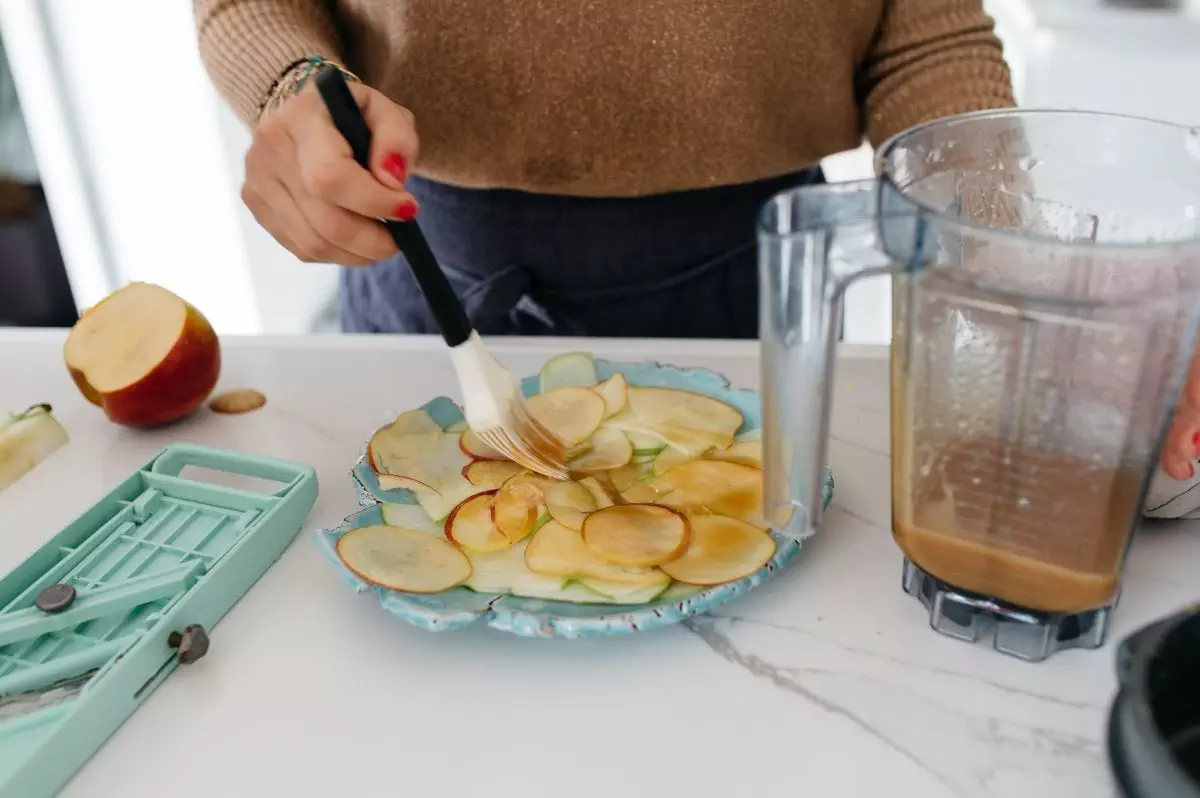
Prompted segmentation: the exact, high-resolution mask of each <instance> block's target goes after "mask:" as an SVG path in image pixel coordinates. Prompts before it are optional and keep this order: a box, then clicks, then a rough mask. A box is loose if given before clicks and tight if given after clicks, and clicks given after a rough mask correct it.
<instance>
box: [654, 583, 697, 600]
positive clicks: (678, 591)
mask: <svg viewBox="0 0 1200 798" xmlns="http://www.w3.org/2000/svg"><path fill="white" fill-rule="evenodd" d="M703 589H704V585H689V584H687V583H685V582H672V583H671V586H670V587H668V588H667V589H666V590H664V591H663V592H662V593H661V594H660V595H659V596H658V597H659V598H660V599H662V600H663V601H678V600H679V599H685V598H688V597H690V596H694V595H696V594H697V593H699V592H700V591H701V590H703Z"/></svg>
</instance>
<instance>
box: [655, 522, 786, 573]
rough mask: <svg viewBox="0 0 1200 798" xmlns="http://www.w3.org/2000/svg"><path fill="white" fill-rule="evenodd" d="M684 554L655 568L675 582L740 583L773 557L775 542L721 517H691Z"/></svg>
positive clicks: (754, 529) (756, 530)
mask: <svg viewBox="0 0 1200 798" xmlns="http://www.w3.org/2000/svg"><path fill="white" fill-rule="evenodd" d="M691 527H692V534H691V541H690V542H689V543H688V547H687V550H686V551H684V552H683V554H681V555H680V556H679V557H676V558H675V559H674V560H671V561H670V562H665V563H663V564H662V565H660V566H659V568H660V569H661V570H662V571H663V572H664V573H666V574H667V575H668V576H670V577H671V578H672V579H674V580H676V581H678V582H686V583H687V584H690V585H720V584H724V583H726V582H732V581H734V580H735V579H742V578H744V577H747V576H749V575H750V574H752V573H754V572H755V571H757V570H758V569H759V568H762V567H763V566H764V565H766V564H767V562H769V561H770V559H771V557H773V556H774V555H775V540H774V539H773V538H772V537H771V536H770V535H768V534H767V533H766V532H764V531H762V530H761V529H759V528H758V527H755V526H753V525H751V524H748V523H746V522H745V521H742V520H740V519H738V518H729V517H728V516H723V515H702V516H694V517H693V518H692V519H691Z"/></svg>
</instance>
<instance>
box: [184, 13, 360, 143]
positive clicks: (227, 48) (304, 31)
mask: <svg viewBox="0 0 1200 798" xmlns="http://www.w3.org/2000/svg"><path fill="white" fill-rule="evenodd" d="M195 9H196V28H197V32H198V38H199V42H200V56H201V58H202V60H203V61H204V66H205V68H206V69H207V70H208V73H209V76H210V77H211V78H212V81H213V84H214V85H215V86H216V88H217V91H218V92H220V94H221V96H222V97H224V98H225V100H226V102H228V103H229V104H230V106H231V107H232V108H233V110H234V112H235V113H236V114H237V115H238V117H239V118H240V119H241V120H242V121H243V122H245V123H247V124H251V125H252V124H253V123H254V122H255V120H256V119H257V118H258V111H259V108H260V107H261V105H262V103H263V101H264V100H265V99H266V97H267V94H268V93H269V92H270V91H271V87H272V86H274V85H275V82H276V81H277V80H279V78H280V76H281V75H282V74H283V73H284V71H285V70H286V69H287V68H288V67H289V66H291V65H292V64H294V63H296V62H297V61H299V60H302V59H304V58H308V57H310V56H317V55H319V56H324V57H325V58H330V59H338V58H339V57H340V54H339V50H340V43H339V41H338V35H337V30H336V28H335V27H334V24H333V20H332V19H331V18H330V16H329V13H328V11H326V9H325V6H324V4H323V3H321V2H320V0H197V2H196V4H195Z"/></svg>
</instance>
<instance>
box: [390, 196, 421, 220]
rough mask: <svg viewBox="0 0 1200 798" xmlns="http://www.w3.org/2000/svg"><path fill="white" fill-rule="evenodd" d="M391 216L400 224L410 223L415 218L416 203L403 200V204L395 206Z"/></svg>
mask: <svg viewBox="0 0 1200 798" xmlns="http://www.w3.org/2000/svg"><path fill="white" fill-rule="evenodd" d="M393 216H395V217H396V218H397V219H399V220H400V221H402V222H411V221H412V220H413V219H415V218H416V217H417V203H415V202H413V201H412V200H405V201H404V202H401V203H400V204H399V205H397V206H396V210H395V212H394V213H393Z"/></svg>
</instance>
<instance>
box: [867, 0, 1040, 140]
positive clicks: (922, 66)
mask: <svg viewBox="0 0 1200 798" xmlns="http://www.w3.org/2000/svg"><path fill="white" fill-rule="evenodd" d="M993 26H994V23H993V20H992V18H991V17H990V16H988V15H987V14H986V13H985V12H984V10H983V5H982V0H885V10H884V15H883V19H882V22H881V24H880V27H879V29H878V30H877V32H876V35H875V39H874V41H873V42H872V44H871V48H870V50H869V51H868V53H867V56H866V58H865V59H864V61H863V64H862V67H861V70H860V73H859V80H860V91H861V92H862V96H863V97H864V102H863V115H864V123H865V127H866V134H867V139H868V140H869V141H870V142H871V144H872V146H875V147H878V146H879V145H880V144H882V143H883V142H885V141H886V140H887V139H888V138H890V137H891V136H892V135H894V134H896V133H899V132H901V131H903V130H906V129H907V128H909V127H912V126H914V125H918V124H922V123H924V122H930V121H933V120H935V119H940V118H942V117H945V116H950V115H953V114H959V113H966V112H968V111H983V110H988V109H993V108H1011V107H1013V106H1014V105H1015V104H1016V103H1015V101H1014V99H1013V89H1012V77H1011V75H1010V74H1009V70H1008V64H1007V63H1005V61H1004V54H1003V48H1002V46H1001V44H1000V40H999V39H998V38H997V37H996V34H995V32H994V29H993Z"/></svg>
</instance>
